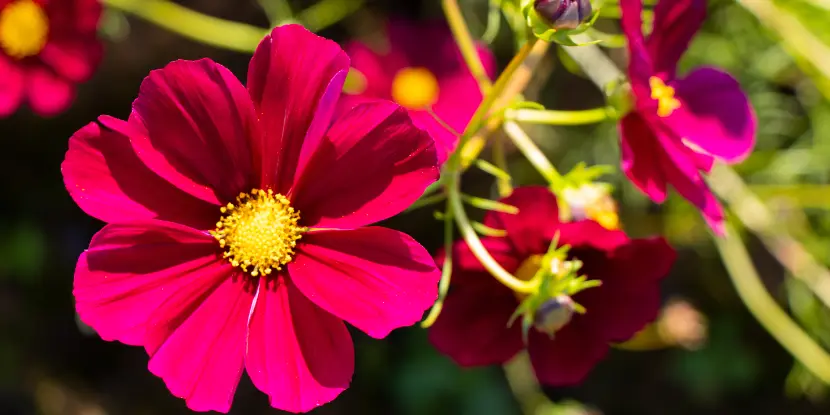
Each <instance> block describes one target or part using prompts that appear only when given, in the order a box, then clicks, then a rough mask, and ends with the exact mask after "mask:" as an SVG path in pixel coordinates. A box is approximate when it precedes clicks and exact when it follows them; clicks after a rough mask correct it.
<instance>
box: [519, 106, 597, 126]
mask: <svg viewBox="0 0 830 415" xmlns="http://www.w3.org/2000/svg"><path fill="white" fill-rule="evenodd" d="M504 118H506V119H508V120H511V121H518V122H528V123H532V124H549V125H584V124H594V123H598V122H602V121H605V120H606V119H608V109H606V108H605V107H603V108H594V109H590V110H582V111H556V110H535V109H524V108H523V109H509V110H507V111H505V113H504Z"/></svg>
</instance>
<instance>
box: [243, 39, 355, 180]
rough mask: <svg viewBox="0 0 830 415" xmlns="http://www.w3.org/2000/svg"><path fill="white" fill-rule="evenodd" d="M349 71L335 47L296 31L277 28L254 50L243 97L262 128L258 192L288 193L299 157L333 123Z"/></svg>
mask: <svg viewBox="0 0 830 415" xmlns="http://www.w3.org/2000/svg"><path fill="white" fill-rule="evenodd" d="M348 70H349V58H348V56H346V54H345V52H343V50H341V49H340V46H338V45H337V44H336V43H334V42H332V41H330V40H326V39H324V38H322V37H319V36H317V35H315V34H313V33H311V32H309V31H308V30H307V29H305V28H304V27H302V26H300V25H295V24H291V25H285V26H280V27H277V28H275V29H274V30H273V31H272V32H271V34H270V35H268V36H266V37H265V39H263V40H262V42H261V43H260V44H259V47H257V50H256V52H255V53H254V57H253V58H252V59H251V64H250V66H249V68H248V92H249V93H250V96H251V98H252V99H253V101H254V105H255V106H256V113H257V115H258V117H259V119H260V121H261V122H262V131H263V134H262V135H261V136H259V137H258V138H257V139H255V140H254V141H253V143H252V148H253V150H254V155H255V156H256V157H257V158H256V159H255V160H254V163H255V165H256V166H257V167H258V169H259V173H260V175H261V177H260V182H261V185H262V186H263V187H271V188H273V189H274V190H275V191H277V192H280V193H283V194H284V193H287V192H288V190H289V188H290V185H291V183H292V182H294V174H295V171H296V170H297V166H298V164H299V162H300V161H299V160H300V153H301V151H302V152H307V151H308V150H305V149H304V148H305V147H307V146H310V147H311V148H313V147H316V146H315V144H317V143H318V142H319V140H320V138H321V137H322V136H323V134H324V133H325V130H326V128H328V126H329V124H330V123H331V121H332V118H333V117H334V111H335V109H336V105H337V98H338V96H339V95H340V92H341V90H342V89H343V83H344V82H345V80H346V74H347V73H348ZM305 141H308V142H310V143H311V144H308V143H304V142H305Z"/></svg>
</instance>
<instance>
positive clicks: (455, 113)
mask: <svg viewBox="0 0 830 415" xmlns="http://www.w3.org/2000/svg"><path fill="white" fill-rule="evenodd" d="M387 33H388V43H387V44H386V46H385V48H383V50H376V49H373V48H371V47H369V46H368V45H366V44H364V43H361V42H356V41H355V42H351V43H349V44H347V45H346V46H345V49H346V52H348V54H349V56H350V57H351V58H352V66H353V67H354V68H355V69H356V70H357V71H358V72H356V75H354V77H353V80H354V82H350V84H351V85H349V87H348V88H347V96H349V95H351V96H350V97H349V98H347V99H344V100H343V101H342V103H341V105H342V106H344V107H350V106H352V105H354V104H355V103H356V102H361V101H363V100H365V99H367V98H370V99H371V98H380V99H391V100H393V101H395V102H397V103H398V104H400V105H402V106H404V107H407V108H408V109H409V110H410V115H411V117H412V120H413V121H415V124H416V125H418V126H419V127H421V128H424V129H426V130H427V131H428V132H429V133H430V134H431V135H432V136H433V137H434V138H435V140H436V147H437V149H438V158H439V161H442V162H443V161H444V160H445V159H446V158H447V155H448V154H449V153H451V152H452V151H453V150H454V149H455V144H456V142H457V141H458V137H457V136H456V135H455V134H453V133H452V132H451V131H449V130H447V128H446V127H444V126H443V125H441V123H440V122H438V121H436V120H435V117H433V115H432V114H430V113H429V111H427V110H426V109H427V108H431V109H432V111H434V112H435V114H436V115H437V116H438V117H439V118H440V119H441V120H443V121H444V122H446V123H447V124H448V125H449V126H450V127H452V129H453V130H455V131H456V132H463V131H464V129H465V128H466V127H467V123H469V122H470V118H472V116H473V113H474V112H475V110H476V109H477V108H478V105H479V103H481V99H482V96H481V91H480V90H479V87H478V84H477V83H476V80H475V78H473V75H472V74H471V73H470V70H469V69H468V68H467V65H466V64H465V63H464V59H463V57H462V56H461V51H459V50H458V46H457V45H456V43H455V41H454V40H453V37H452V33H451V32H450V30H449V28H448V27H447V24H446V23H445V22H443V21H441V22H430V23H411V22H406V21H400V20H398V21H393V22H390V23H389V24H388V25H387ZM478 53H479V56H480V58H481V60H482V63H483V64H484V68H485V70H487V72H488V74H489V75H490V76H491V77H492V76H494V74H495V70H496V63H495V58H494V57H493V54H492V53H491V52H490V51H489V50H488V49H487V48H486V47H485V46H484V45H482V44H479V45H478Z"/></svg>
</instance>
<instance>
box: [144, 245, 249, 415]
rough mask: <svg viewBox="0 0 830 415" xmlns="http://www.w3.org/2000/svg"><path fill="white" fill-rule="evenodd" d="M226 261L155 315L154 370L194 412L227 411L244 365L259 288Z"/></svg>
mask: <svg viewBox="0 0 830 415" xmlns="http://www.w3.org/2000/svg"><path fill="white" fill-rule="evenodd" d="M250 282H251V281H250V279H249V277H248V276H247V275H242V274H239V273H236V272H235V271H234V269H233V267H231V265H230V264H229V263H228V262H227V261H219V262H216V263H215V264H214V265H213V266H211V267H209V268H207V269H205V270H204V271H203V272H202V273H201V275H200V278H199V279H197V280H195V281H193V283H192V284H189V285H185V286H183V287H181V288H179V289H178V290H176V292H175V293H173V294H172V295H170V297H169V298H167V300H166V301H165V302H164V303H162V304H161V305H160V306H159V307H158V308H157V309H156V310H155V312H154V313H153V315H152V316H151V317H150V322H149V324H148V326H147V333H146V336H145V341H144V347H145V348H146V349H147V353H149V354H150V364H149V369H150V372H152V373H153V374H155V375H156V376H158V377H160V378H162V379H163V380H164V383H165V384H166V385H167V388H168V389H170V392H171V393H172V394H173V395H175V396H177V397H181V398H184V399H185V401H186V402H187V407H188V408H190V409H192V410H194V411H202V412H203V411H218V412H227V411H228V410H229V409H230V406H231V402H232V401H233V395H234V393H235V392H236V386H237V385H238V384H239V379H240V378H241V376H242V371H243V368H244V354H245V339H246V337H247V331H248V330H247V324H248V316H249V315H250V313H251V307H252V306H253V300H254V292H255V290H254V289H252V287H251V286H250V285H251V284H250Z"/></svg>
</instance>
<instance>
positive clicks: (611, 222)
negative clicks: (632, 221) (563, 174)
mask: <svg viewBox="0 0 830 415" xmlns="http://www.w3.org/2000/svg"><path fill="white" fill-rule="evenodd" d="M563 199H564V201H565V205H566V206H565V207H567V209H563V210H562V211H563V212H564V213H566V217H565V218H563V220H571V219H573V220H583V219H590V220H593V221H594V222H597V223H599V224H600V225H602V227H604V228H605V229H610V230H616V229H619V228H620V217H619V215H618V214H617V202H615V201H614V198H612V197H611V195H609V194H608V190H606V189H604V188H603V187H602V186H598V185H594V184H584V185H582V186H580V187H578V188H573V187H568V188H565V191H564V192H563Z"/></svg>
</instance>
